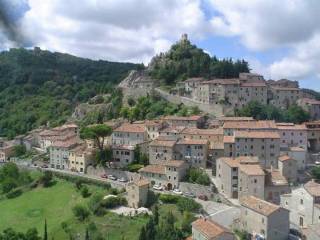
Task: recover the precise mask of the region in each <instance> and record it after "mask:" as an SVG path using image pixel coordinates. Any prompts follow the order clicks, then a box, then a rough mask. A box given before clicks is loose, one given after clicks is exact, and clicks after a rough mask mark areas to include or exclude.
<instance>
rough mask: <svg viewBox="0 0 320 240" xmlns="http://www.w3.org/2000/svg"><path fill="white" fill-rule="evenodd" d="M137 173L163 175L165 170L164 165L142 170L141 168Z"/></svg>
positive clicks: (149, 166) (151, 166) (147, 167)
mask: <svg viewBox="0 0 320 240" xmlns="http://www.w3.org/2000/svg"><path fill="white" fill-rule="evenodd" d="M139 172H148V173H156V174H165V172H166V168H165V166H164V165H155V164H154V165H148V166H145V167H144V168H141V169H140V170H139Z"/></svg>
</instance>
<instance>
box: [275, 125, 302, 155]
mask: <svg viewBox="0 0 320 240" xmlns="http://www.w3.org/2000/svg"><path fill="white" fill-rule="evenodd" d="M277 128H278V130H279V134H280V148H281V149H287V148H289V147H302V148H304V149H307V146H308V134H307V128H306V126H305V125H304V124H294V123H277Z"/></svg>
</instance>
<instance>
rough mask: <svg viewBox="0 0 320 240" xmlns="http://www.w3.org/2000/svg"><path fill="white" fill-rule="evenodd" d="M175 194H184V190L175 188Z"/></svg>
mask: <svg viewBox="0 0 320 240" xmlns="http://www.w3.org/2000/svg"><path fill="white" fill-rule="evenodd" d="M172 192H173V193H174V194H178V195H182V191H181V190H179V189H178V188H175V189H173V191H172Z"/></svg>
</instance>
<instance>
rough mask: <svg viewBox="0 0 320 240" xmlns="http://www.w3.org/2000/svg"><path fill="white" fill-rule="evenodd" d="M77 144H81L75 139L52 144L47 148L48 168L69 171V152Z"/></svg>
mask: <svg viewBox="0 0 320 240" xmlns="http://www.w3.org/2000/svg"><path fill="white" fill-rule="evenodd" d="M79 144H81V143H80V142H79V140H78V139H76V138H72V139H67V140H64V141H60V140H59V141H55V142H53V143H52V144H51V146H50V147H49V156H50V167H51V168H56V169H69V155H70V150H71V149H72V148H74V147H76V146H77V145H79Z"/></svg>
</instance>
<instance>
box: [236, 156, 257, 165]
mask: <svg viewBox="0 0 320 240" xmlns="http://www.w3.org/2000/svg"><path fill="white" fill-rule="evenodd" d="M236 159H237V160H238V161H239V162H240V163H241V164H251V163H259V157H257V156H239V157H236Z"/></svg>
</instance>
